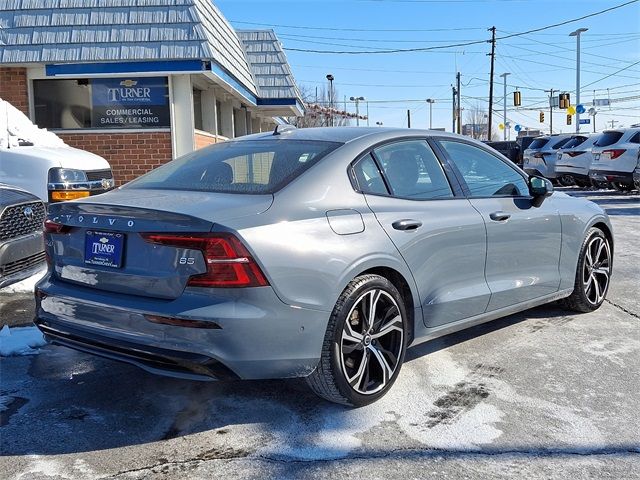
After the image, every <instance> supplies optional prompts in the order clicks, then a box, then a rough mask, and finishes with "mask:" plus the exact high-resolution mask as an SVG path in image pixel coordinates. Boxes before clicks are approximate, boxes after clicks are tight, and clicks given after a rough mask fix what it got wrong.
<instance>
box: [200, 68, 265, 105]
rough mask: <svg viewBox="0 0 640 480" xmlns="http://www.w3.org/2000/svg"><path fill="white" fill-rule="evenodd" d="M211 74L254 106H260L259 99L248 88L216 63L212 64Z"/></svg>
mask: <svg viewBox="0 0 640 480" xmlns="http://www.w3.org/2000/svg"><path fill="white" fill-rule="evenodd" d="M211 73H213V74H215V75H217V76H218V77H219V78H220V79H221V80H223V81H224V82H226V83H227V84H229V85H230V86H231V87H233V89H234V90H236V91H237V92H238V93H239V94H240V95H242V96H243V97H244V98H245V99H246V100H247V101H249V102H251V103H252V104H253V105H258V97H256V95H254V94H253V93H251V91H250V90H249V89H248V88H247V87H245V86H244V85H243V84H242V83H240V82H239V81H238V80H237V79H236V78H235V77H234V76H233V75H231V74H230V73H229V72H227V71H226V70H225V69H224V68H222V67H221V66H220V65H218V64H217V63H215V62H211Z"/></svg>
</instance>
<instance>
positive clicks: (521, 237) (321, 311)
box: [36, 127, 613, 406]
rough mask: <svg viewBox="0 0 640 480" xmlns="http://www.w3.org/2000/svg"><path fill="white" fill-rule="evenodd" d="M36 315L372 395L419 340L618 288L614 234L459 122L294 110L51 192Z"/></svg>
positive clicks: (205, 369) (104, 352) (141, 360)
mask: <svg viewBox="0 0 640 480" xmlns="http://www.w3.org/2000/svg"><path fill="white" fill-rule="evenodd" d="M45 238H46V242H45V243H46V250H47V258H48V261H49V269H48V273H47V275H46V276H45V277H44V278H43V280H42V281H40V282H39V284H38V285H37V287H36V297H37V314H36V324H37V325H38V326H39V327H40V329H41V330H42V331H43V332H44V334H45V336H46V337H47V338H48V339H49V340H51V341H53V342H55V343H57V344H61V345H66V346H68V347H71V348H75V349H78V350H82V351H85V352H89V353H92V354H96V355H100V356H103V357H107V358H111V359H114V360H122V361H125V362H130V363H133V364H135V365H138V366H140V367H142V368H145V369H147V370H149V371H151V372H155V373H160V374H164V375H170V376H176V377H181V378H190V379H201V380H206V379H222V378H241V379H266V378H286V377H306V378H307V382H308V384H309V386H310V387H311V388H312V389H313V391H315V392H316V393H317V394H318V395H320V396H321V397H323V398H325V399H328V400H330V401H333V402H338V403H342V404H346V405H352V406H360V405H365V404H367V403H371V402H373V401H375V400H377V399H378V398H380V397H381V396H382V395H384V394H385V393H386V392H387V391H388V390H389V388H391V386H392V385H393V383H394V381H395V380H396V378H397V376H398V374H399V372H400V368H401V365H402V362H403V359H404V356H405V352H406V349H407V347H409V346H411V345H415V344H417V343H420V342H424V341H427V340H430V339H433V338H436V337H438V336H442V335H445V334H448V333H451V332H454V331H457V330H460V329H463V328H467V327H469V326H472V325H477V324H479V323H482V322H486V321H489V320H493V319H496V318H498V317H503V316H505V315H510V314H513V313H515V312H518V311H522V310H525V309H528V308H531V307H534V306H537V305H541V304H544V303H547V302H552V301H557V300H562V303H563V304H564V305H565V306H566V307H567V308H569V309H572V310H576V311H578V312H589V311H591V310H595V309H597V308H598V307H599V306H600V305H601V304H602V302H603V300H604V298H605V295H606V293H607V288H608V286H609V280H610V276H611V272H612V258H613V236H612V229H611V225H610V223H609V220H608V218H607V215H606V214H605V213H604V212H603V211H602V209H601V208H599V207H598V206H597V205H595V204H593V203H591V202H588V201H585V200H583V199H580V198H572V197H570V196H567V195H565V194H563V193H559V192H554V191H553V187H552V185H551V184H550V182H549V181H548V180H546V179H544V178H541V177H537V176H528V175H527V174H526V173H524V172H523V171H522V170H520V169H519V168H518V167H517V166H515V165H514V164H513V163H511V162H509V161H508V160H507V159H506V158H504V157H503V156H501V155H500V154H499V153H497V152H495V151H494V150H492V149H490V148H488V147H486V146H485V145H483V144H482V143H480V142H477V141H474V140H471V139H469V138H465V137H461V136H457V135H453V134H446V133H444V132H434V131H420V130H407V129H383V128H375V129H374V128H371V129H370V128H319V129H299V130H296V129H292V128H284V129H283V128H282V127H278V128H277V129H276V130H275V131H274V132H267V133H260V134H255V135H249V136H246V137H242V138H239V139H236V140H232V141H228V142H225V143H221V144H218V145H214V146H211V147H207V148H204V149H201V150H198V151H195V152H193V153H190V154H188V155H186V156H183V157H180V158H177V159H176V160H173V161H171V162H169V163H168V164H166V165H164V166H162V167H160V168H158V169H156V170H153V171H151V172H150V173H148V174H146V175H144V176H142V177H140V178H138V179H137V180H134V181H132V182H130V183H128V184H126V185H124V186H122V187H120V188H118V189H116V190H114V191H111V192H109V193H106V194H104V195H100V196H98V197H91V198H87V199H83V200H78V201H73V202H66V203H62V204H54V205H51V208H50V211H49V214H48V218H47V221H46V235H45Z"/></svg>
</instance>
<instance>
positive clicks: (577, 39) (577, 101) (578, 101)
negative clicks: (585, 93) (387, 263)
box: [569, 28, 589, 133]
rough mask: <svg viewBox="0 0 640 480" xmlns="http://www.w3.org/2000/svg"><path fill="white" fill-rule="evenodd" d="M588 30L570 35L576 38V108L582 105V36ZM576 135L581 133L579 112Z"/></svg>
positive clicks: (579, 30) (578, 30) (578, 113)
mask: <svg viewBox="0 0 640 480" xmlns="http://www.w3.org/2000/svg"><path fill="white" fill-rule="evenodd" d="M587 30H589V29H588V28H579V29H577V30H576V31H575V32H571V33H570V34H569V36H570V37H576V106H577V105H580V34H581V33H584V32H586V31H587ZM576 133H580V112H578V111H576Z"/></svg>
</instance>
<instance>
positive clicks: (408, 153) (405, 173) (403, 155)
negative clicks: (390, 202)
mask: <svg viewBox="0 0 640 480" xmlns="http://www.w3.org/2000/svg"><path fill="white" fill-rule="evenodd" d="M374 153H375V156H376V158H377V159H378V160H379V161H380V164H381V167H382V169H383V171H384V174H385V176H386V178H387V181H388V183H389V187H390V188H391V194H392V195H393V196H395V197H401V198H409V199H412V200H428V199H433V198H451V197H453V193H452V192H451V187H450V186H449V182H448V181H447V177H446V176H445V174H444V171H443V170H442V166H441V165H440V162H438V159H437V158H436V156H435V154H434V153H433V151H432V150H431V147H429V144H428V143H427V142H426V141H424V140H409V141H406V142H397V143H391V144H389V145H384V146H382V147H379V148H376V149H375V150H374Z"/></svg>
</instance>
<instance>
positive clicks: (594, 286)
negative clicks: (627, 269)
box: [582, 236, 611, 305]
mask: <svg viewBox="0 0 640 480" xmlns="http://www.w3.org/2000/svg"><path fill="white" fill-rule="evenodd" d="M610 277H611V250H610V248H609V242H608V241H607V240H606V239H605V238H602V237H600V236H595V237H593V238H592V239H591V240H590V241H589V244H588V245H587V248H586V250H585V259H584V269H583V272H582V285H583V288H584V294H585V296H586V297H587V300H588V301H589V303H591V304H592V305H599V304H600V303H602V301H603V300H604V296H605V294H606V293H607V288H608V287H609V278H610Z"/></svg>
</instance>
